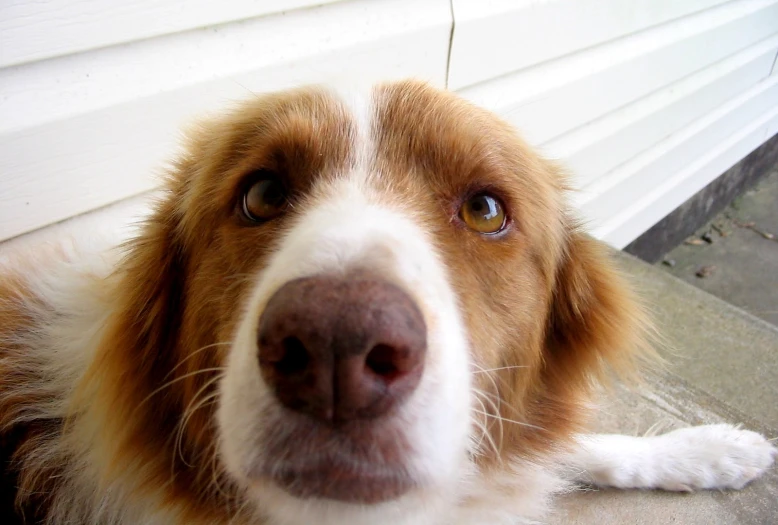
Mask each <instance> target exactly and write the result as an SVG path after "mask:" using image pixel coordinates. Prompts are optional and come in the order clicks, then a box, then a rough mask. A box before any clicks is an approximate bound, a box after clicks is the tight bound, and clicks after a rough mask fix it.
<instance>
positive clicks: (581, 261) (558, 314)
mask: <svg viewBox="0 0 778 525" xmlns="http://www.w3.org/2000/svg"><path fill="white" fill-rule="evenodd" d="M651 333H652V330H651V327H650V322H649V320H648V317H647V315H646V314H645V312H644V311H643V309H642V307H641V305H640V303H639V302H638V300H637V298H636V297H635V294H634V292H633V291H632V289H631V288H630V286H629V285H628V284H627V282H626V280H625V279H624V277H622V275H621V273H620V272H619V271H618V269H617V268H616V264H615V262H614V261H613V258H612V256H611V255H610V254H609V253H608V248H607V247H606V246H605V244H604V243H602V242H600V241H598V240H596V239H593V238H592V237H590V236H589V235H587V234H585V233H583V232H581V231H579V230H578V229H574V230H573V232H572V233H571V234H570V235H569V237H568V239H567V245H566V249H565V251H564V254H563V258H562V260H561V262H560V264H559V266H558V268H557V272H556V278H555V283H554V291H553V298H552V303H551V308H550V312H549V318H548V326H547V336H546V349H545V351H546V355H545V359H546V365H547V366H546V376H547V377H546V380H547V381H549V382H551V383H552V384H553V385H554V386H555V387H562V386H563V385H564V388H565V389H568V388H569V389H584V390H586V389H587V387H588V386H590V384H591V382H592V380H595V381H602V380H603V379H605V377H606V375H607V373H608V371H609V370H612V371H614V372H616V374H617V375H620V376H627V377H634V376H635V375H636V372H637V365H638V364H639V363H640V362H642V361H646V360H648V361H650V360H651V359H653V358H654V357H655V354H654V351H653V346H652V345H651V341H650V339H651V337H650V334H651ZM646 358H648V359H646Z"/></svg>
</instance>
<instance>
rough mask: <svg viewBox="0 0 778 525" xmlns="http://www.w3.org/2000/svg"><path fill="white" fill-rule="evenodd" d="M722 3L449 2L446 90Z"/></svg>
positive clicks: (698, 0) (705, 0)
mask: <svg viewBox="0 0 778 525" xmlns="http://www.w3.org/2000/svg"><path fill="white" fill-rule="evenodd" d="M723 1H724V0H684V1H678V0H631V1H623V0H587V1H585V2H582V1H580V0H553V1H548V0H547V1H540V2H539V1H537V0H453V4H452V5H453V10H454V16H455V18H456V22H457V23H456V27H455V30H454V39H453V42H452V49H451V69H450V76H449V86H450V87H451V88H453V89H461V88H463V87H465V86H468V85H472V84H475V83H478V82H482V81H484V80H488V79H491V78H495V77H498V76H501V75H505V74H507V73H510V72H512V71H517V70H519V69H522V68H525V67H528V66H531V65H533V64H537V63H539V62H543V61H546V60H550V59H552V58H556V57H559V56H562V55H565V54H568V53H571V52H574V51H578V50H580V49H584V48H587V47H591V46H594V45H597V44H601V43H603V42H606V41H608V40H612V39H615V38H618V37H621V36H624V35H628V34H630V33H634V32H637V31H641V30H643V29H646V28H649V27H651V26H654V25H658V24H661V23H664V22H668V21H670V20H673V19H675V18H679V17H682V16H685V15H688V14H691V13H694V12H696V11H700V10H703V9H706V8H710V7H712V6H716V5H718V4H721V3H723ZM756 3H764V2H761V1H757V2H756Z"/></svg>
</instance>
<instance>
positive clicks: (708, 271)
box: [694, 264, 716, 279]
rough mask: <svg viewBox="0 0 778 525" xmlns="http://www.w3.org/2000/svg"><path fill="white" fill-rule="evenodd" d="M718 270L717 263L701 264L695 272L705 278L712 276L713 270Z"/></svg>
mask: <svg viewBox="0 0 778 525" xmlns="http://www.w3.org/2000/svg"><path fill="white" fill-rule="evenodd" d="M715 271H716V266H715V265H712V264H711V265H708V266H700V267H699V268H698V269H697V271H696V272H694V275H696V276H697V277H699V278H700V279H704V278H706V277H710V276H711V275H712V274H713V272H715Z"/></svg>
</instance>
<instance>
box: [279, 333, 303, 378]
mask: <svg viewBox="0 0 778 525" xmlns="http://www.w3.org/2000/svg"><path fill="white" fill-rule="evenodd" d="M281 346H282V347H283V349H284V353H283V356H282V357H281V359H280V360H279V361H278V362H277V363H276V365H275V368H276V370H277V371H278V372H279V373H281V374H284V375H291V374H296V373H299V372H303V371H304V370H305V369H306V367H307V366H308V360H309V359H310V358H309V356H308V351H307V350H306V349H305V345H304V344H303V342H302V341H300V340H299V339H297V338H296V337H287V338H285V339H284V340H283V341H282V342H281Z"/></svg>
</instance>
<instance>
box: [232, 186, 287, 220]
mask: <svg viewBox="0 0 778 525" xmlns="http://www.w3.org/2000/svg"><path fill="white" fill-rule="evenodd" d="M286 203H287V194H286V189H285V188H284V186H283V185H282V184H281V183H280V182H279V181H277V180H276V179H273V178H264V179H260V180H258V181H256V182H254V184H252V185H251V186H249V188H248V190H247V191H246V192H245V193H244V194H243V210H242V211H243V215H245V216H246V218H248V219H250V220H252V221H258V222H260V221H267V220H269V219H272V218H273V217H276V216H277V215H279V214H281V212H283V211H284V209H285V208H286Z"/></svg>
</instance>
